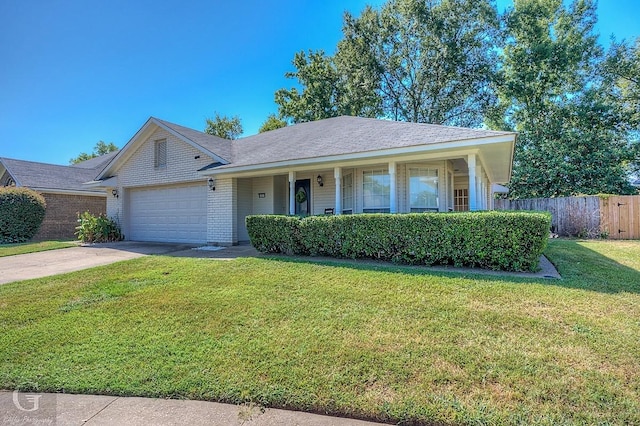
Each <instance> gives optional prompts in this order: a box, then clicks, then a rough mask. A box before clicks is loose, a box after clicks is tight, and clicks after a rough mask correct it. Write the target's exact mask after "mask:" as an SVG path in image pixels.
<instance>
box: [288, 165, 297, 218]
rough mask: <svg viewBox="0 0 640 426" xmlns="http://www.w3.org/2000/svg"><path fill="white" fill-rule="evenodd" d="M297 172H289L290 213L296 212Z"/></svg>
mask: <svg viewBox="0 0 640 426" xmlns="http://www.w3.org/2000/svg"><path fill="white" fill-rule="evenodd" d="M295 190H296V172H289V214H290V215H294V214H296V194H295Z"/></svg>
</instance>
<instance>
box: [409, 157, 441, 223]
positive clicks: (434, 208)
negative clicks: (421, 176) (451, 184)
mask: <svg viewBox="0 0 640 426" xmlns="http://www.w3.org/2000/svg"><path fill="white" fill-rule="evenodd" d="M411 169H427V170H435V171H436V172H437V178H438V188H437V191H438V194H437V196H436V206H428V207H412V206H411ZM442 175H443V167H442V166H441V165H440V164H421V163H412V164H407V167H406V179H405V181H406V185H407V186H406V197H407V199H406V203H407V204H406V206H407V211H408V212H411V209H412V208H415V209H424V211H434V212H435V211H438V212H439V211H441V208H440V206H441V204H442V203H441V201H442V200H441V197H442V187H443V185H442V182H441V181H442Z"/></svg>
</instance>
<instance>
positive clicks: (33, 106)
mask: <svg viewBox="0 0 640 426" xmlns="http://www.w3.org/2000/svg"><path fill="white" fill-rule="evenodd" d="M381 3H383V1H381V0H373V1H366V0H349V1H344V0H343V1H340V0H323V1H314V0H278V1H264V0H262V1H258V0H255V1H250V0H235V1H191V0H183V1H173V0H172V1H168V0H153V1H151V0H134V1H131V0H109V1H100V2H98V1H94V0H47V1H44V0H4V1H0V57H1V58H3V59H2V62H1V63H0V157H10V158H19V159H25V160H32V161H42V162H49V163H56V164H68V161H69V159H70V158H72V157H74V156H76V155H77V154H79V153H80V152H82V151H84V152H90V151H91V150H92V148H93V146H94V145H95V144H96V142H98V141H99V140H104V141H105V142H114V143H115V144H116V145H118V146H120V147H122V146H123V145H124V144H125V143H126V142H127V141H128V140H129V139H130V138H131V137H132V136H133V135H134V133H135V132H136V131H137V130H138V129H139V128H140V127H141V126H142V125H143V124H144V122H145V121H146V120H147V119H148V118H149V116H155V117H158V118H161V119H164V120H167V121H171V122H174V123H177V124H181V125H184V126H188V127H192V128H194V129H199V130H202V129H203V128H204V121H205V119H206V118H207V117H211V116H213V115H214V112H215V111H217V112H219V113H221V114H226V115H238V116H240V117H241V119H242V122H243V125H244V129H245V135H251V134H255V133H257V131H258V128H259V127H260V125H261V123H262V122H263V121H264V120H265V118H266V117H267V115H268V114H269V113H272V112H276V111H277V108H276V105H275V103H274V102H273V94H274V92H275V91H276V90H277V89H279V88H281V87H291V85H292V84H293V81H291V80H287V79H285V78H284V73H285V72H287V71H291V70H293V68H292V65H291V60H292V59H293V55H294V54H295V53H296V52H298V51H300V50H307V49H314V50H316V49H324V50H325V51H327V52H328V53H333V50H334V48H335V45H336V43H337V41H338V40H339V39H340V38H341V26H342V15H343V12H344V10H345V9H346V10H349V11H350V12H352V13H354V14H358V13H359V12H360V11H361V10H362V9H363V8H364V6H365V4H372V5H374V6H376V5H380V4H381ZM509 4H511V1H510V0H498V8H499V9H500V11H502V10H504V8H505V6H506V5H509ZM598 9H599V12H598V13H599V24H598V31H599V32H600V34H601V39H602V41H603V42H604V43H608V38H609V35H611V34H615V35H616V38H617V39H623V38H626V39H634V38H635V37H637V36H639V35H640V25H639V21H638V18H637V17H638V16H640V2H638V1H637V0H600V3H599V7H598Z"/></svg>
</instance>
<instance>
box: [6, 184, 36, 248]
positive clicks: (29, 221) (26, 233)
mask: <svg viewBox="0 0 640 426" xmlns="http://www.w3.org/2000/svg"><path fill="white" fill-rule="evenodd" d="M46 207H47V204H46V203H45V201H44V197H43V196H42V195H40V194H38V193H37V192H36V191H34V190H31V189H29V188H15V187H4V188H0V244H10V243H23V242H25V241H29V240H30V239H31V238H33V236H34V235H36V232H38V229H40V225H42V220H43V219H44V212H45V209H46Z"/></svg>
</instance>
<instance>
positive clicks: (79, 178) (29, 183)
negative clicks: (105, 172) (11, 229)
mask: <svg viewBox="0 0 640 426" xmlns="http://www.w3.org/2000/svg"><path fill="white" fill-rule="evenodd" d="M0 163H2V164H3V165H4V167H5V168H6V169H7V171H8V172H9V174H10V175H11V176H12V177H13V178H14V180H16V182H17V184H18V185H19V186H25V187H28V188H40V189H51V190H56V189H57V190H72V191H92V190H91V189H89V188H87V187H86V186H83V185H82V184H83V183H84V182H88V181H90V180H92V179H93V178H94V177H95V176H96V175H97V173H98V169H97V168H85V167H74V166H61V165H58V164H47V163H36V162H34V161H24V160H15V159H12V158H0ZM99 164H103V162H100V163H99Z"/></svg>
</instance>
